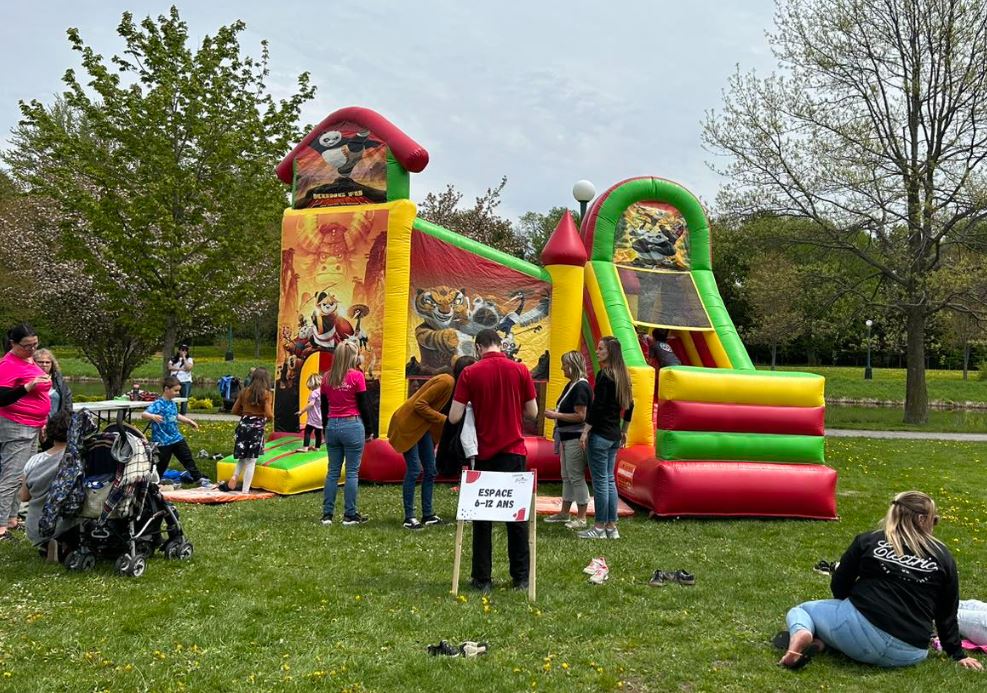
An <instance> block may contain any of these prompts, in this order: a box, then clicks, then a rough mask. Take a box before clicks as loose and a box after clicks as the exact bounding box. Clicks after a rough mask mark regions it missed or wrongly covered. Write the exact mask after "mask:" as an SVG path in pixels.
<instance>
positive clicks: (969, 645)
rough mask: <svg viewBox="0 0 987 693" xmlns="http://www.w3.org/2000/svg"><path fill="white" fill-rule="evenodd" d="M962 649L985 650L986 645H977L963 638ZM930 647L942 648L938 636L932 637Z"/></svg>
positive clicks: (986, 648)
mask: <svg viewBox="0 0 987 693" xmlns="http://www.w3.org/2000/svg"><path fill="white" fill-rule="evenodd" d="M960 644H961V645H963V649H964V650H975V651H977V652H987V645H978V644H977V643H975V642H970V641H969V640H963V641H962V642H961V643H960ZM932 647H934V648H935V649H937V650H941V649H942V645H941V644H939V638H932Z"/></svg>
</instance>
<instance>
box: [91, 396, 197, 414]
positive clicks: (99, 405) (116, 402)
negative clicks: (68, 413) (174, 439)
mask: <svg viewBox="0 0 987 693" xmlns="http://www.w3.org/2000/svg"><path fill="white" fill-rule="evenodd" d="M171 401H172V402H174V403H175V404H181V403H182V402H184V401H186V400H185V398H184V397H175V398H174V399H172V400H171ZM153 403H154V402H153V401H151V402H143V401H136V402H133V401H131V400H129V399H103V400H100V401H98V402H73V403H72V411H82V410H83V409H88V410H89V411H128V410H130V411H133V410H137V409H147V408H148V407H149V406H151V405H152V404H153Z"/></svg>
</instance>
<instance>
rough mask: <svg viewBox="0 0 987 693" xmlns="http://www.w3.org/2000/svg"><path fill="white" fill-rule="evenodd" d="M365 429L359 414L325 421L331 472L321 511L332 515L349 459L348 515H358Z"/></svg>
mask: <svg viewBox="0 0 987 693" xmlns="http://www.w3.org/2000/svg"><path fill="white" fill-rule="evenodd" d="M365 438H366V432H365V431H364V428H363V421H361V420H360V417H359V416H345V417H339V418H330V419H329V422H328V423H327V424H326V450H327V452H328V453H329V473H328V474H326V487H325V489H324V490H323V492H322V512H323V513H324V514H326V515H332V514H333V511H334V510H335V509H336V491H338V489H337V487H336V485H337V484H338V483H339V473H340V471H341V470H342V467H343V457H345V458H346V482H345V483H344V484H343V503H344V505H345V510H344V512H345V516H346V517H352V516H353V515H356V493H357V490H358V489H359V486H360V459H361V458H362V457H363V443H364V440H365Z"/></svg>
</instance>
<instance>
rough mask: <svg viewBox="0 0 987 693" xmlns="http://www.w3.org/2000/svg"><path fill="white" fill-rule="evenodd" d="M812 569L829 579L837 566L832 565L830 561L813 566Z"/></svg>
mask: <svg viewBox="0 0 987 693" xmlns="http://www.w3.org/2000/svg"><path fill="white" fill-rule="evenodd" d="M812 569H813V570H814V571H816V572H817V573H819V574H820V575H825V576H826V577H829V576H830V575H832V574H833V571H834V570H836V564H835V563H830V562H829V561H819V562H818V563H816V564H815V565H814V566H812Z"/></svg>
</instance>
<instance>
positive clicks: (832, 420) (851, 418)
mask: <svg viewBox="0 0 987 693" xmlns="http://www.w3.org/2000/svg"><path fill="white" fill-rule="evenodd" d="M901 419H902V410H901V409H900V408H898V407H842V406H834V405H829V406H828V407H826V428H849V429H857V430H868V431H925V432H929V433H939V432H946V433H987V410H983V409H980V410H966V409H948V410H936V409H933V410H931V411H930V412H929V422H928V423H927V424H923V425H921V426H915V425H912V424H906V423H902V420H901Z"/></svg>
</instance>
